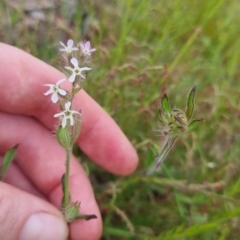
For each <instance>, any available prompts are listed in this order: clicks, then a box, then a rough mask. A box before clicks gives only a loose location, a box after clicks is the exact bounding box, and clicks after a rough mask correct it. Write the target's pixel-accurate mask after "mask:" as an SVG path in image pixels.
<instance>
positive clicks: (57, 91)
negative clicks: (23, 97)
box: [44, 79, 67, 103]
mask: <svg viewBox="0 0 240 240" xmlns="http://www.w3.org/2000/svg"><path fill="white" fill-rule="evenodd" d="M64 81H66V79H61V80H59V81H58V82H57V83H56V85H54V84H44V86H48V87H50V89H49V90H48V91H47V92H45V93H44V95H49V94H51V93H52V94H53V95H52V97H51V100H52V102H53V103H56V102H57V101H58V94H60V95H62V96H65V95H66V94H67V92H66V91H65V90H63V89H61V88H60V87H59V84H60V83H62V82H64Z"/></svg>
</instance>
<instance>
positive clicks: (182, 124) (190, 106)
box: [156, 86, 203, 168]
mask: <svg viewBox="0 0 240 240" xmlns="http://www.w3.org/2000/svg"><path fill="white" fill-rule="evenodd" d="M195 94H196V86H194V87H193V88H192V89H191V91H190V93H189V95H188V100H187V108H186V111H182V110H181V109H177V108H174V109H172V108H171V106H170V104H169V101H168V97H167V94H164V96H163V97H162V101H161V109H159V120H160V123H161V129H160V130H159V132H160V135H163V136H165V137H166V141H165V143H164V145H163V147H162V149H161V151H160V152H159V154H158V156H157V159H156V168H158V167H159V166H160V165H161V163H162V162H163V161H164V159H165V158H166V157H167V155H168V153H169V152H170V150H171V148H172V147H173V145H174V143H175V142H176V140H177V139H178V138H179V137H181V136H182V135H183V134H184V133H186V132H189V131H190V130H192V129H193V128H195V127H196V126H198V124H199V123H200V122H202V121H203V119H202V118H200V119H195V120H192V116H193V112H194V99H195Z"/></svg>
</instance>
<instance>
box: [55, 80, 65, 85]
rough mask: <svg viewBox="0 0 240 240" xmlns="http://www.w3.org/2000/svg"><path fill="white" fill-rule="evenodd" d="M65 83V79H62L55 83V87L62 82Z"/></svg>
mask: <svg viewBox="0 0 240 240" xmlns="http://www.w3.org/2000/svg"><path fill="white" fill-rule="evenodd" d="M65 81H66V79H65V78H63V79H60V80H59V81H58V82H57V83H56V86H58V85H59V84H61V83H62V82H65Z"/></svg>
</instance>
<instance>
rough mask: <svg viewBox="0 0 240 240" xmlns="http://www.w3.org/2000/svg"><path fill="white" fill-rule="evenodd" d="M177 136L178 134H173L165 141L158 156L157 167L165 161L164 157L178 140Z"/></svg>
mask: <svg viewBox="0 0 240 240" xmlns="http://www.w3.org/2000/svg"><path fill="white" fill-rule="evenodd" d="M177 138H178V136H173V137H169V138H168V139H167V141H166V142H165V144H164V146H163V148H162V150H161V152H160V153H159V154H158V156H157V159H156V161H157V163H156V168H158V167H159V166H160V164H161V163H162V162H163V161H164V159H165V158H166V157H167V155H168V153H169V151H170V150H171V148H172V147H173V145H174V143H175V142H176V140H177Z"/></svg>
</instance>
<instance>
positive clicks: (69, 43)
mask: <svg viewBox="0 0 240 240" xmlns="http://www.w3.org/2000/svg"><path fill="white" fill-rule="evenodd" d="M60 44H61V45H62V46H63V47H64V48H60V51H62V52H67V53H71V52H72V51H77V50H79V49H78V48H76V47H73V40H72V39H69V40H68V41H67V46H66V45H65V44H64V43H62V42H60Z"/></svg>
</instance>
